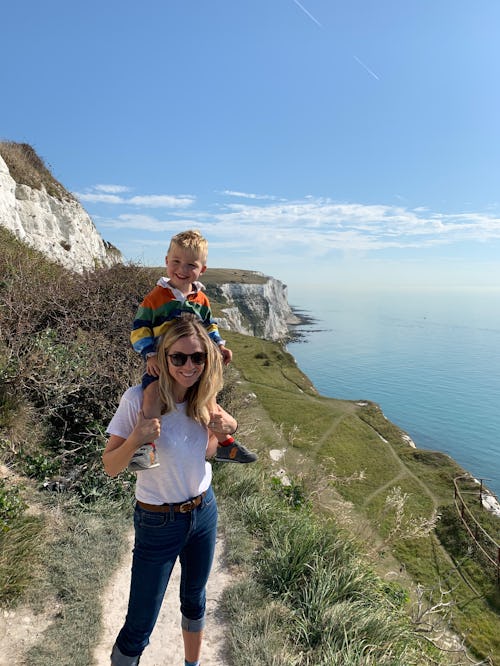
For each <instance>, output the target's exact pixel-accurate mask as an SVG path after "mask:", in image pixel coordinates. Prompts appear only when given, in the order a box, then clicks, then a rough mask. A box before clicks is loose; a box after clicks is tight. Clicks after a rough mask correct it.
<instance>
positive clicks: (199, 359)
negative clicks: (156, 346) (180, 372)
mask: <svg viewBox="0 0 500 666" xmlns="http://www.w3.org/2000/svg"><path fill="white" fill-rule="evenodd" d="M167 356H168V358H169V359H170V361H171V362H172V365H175V366H177V367H178V368H180V367H181V366H182V365H186V363H187V360H188V358H190V359H191V361H192V362H193V363H194V365H203V364H204V363H205V362H206V360H207V353H206V352H194V354H184V353H183V352H176V353H175V354H167Z"/></svg>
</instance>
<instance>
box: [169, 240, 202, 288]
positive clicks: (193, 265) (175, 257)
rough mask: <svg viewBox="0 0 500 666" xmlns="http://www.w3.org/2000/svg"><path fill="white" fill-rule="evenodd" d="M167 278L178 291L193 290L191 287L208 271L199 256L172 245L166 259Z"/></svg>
mask: <svg viewBox="0 0 500 666" xmlns="http://www.w3.org/2000/svg"><path fill="white" fill-rule="evenodd" d="M165 264H166V266H167V276H168V277H169V278H170V283H171V284H172V286H173V287H175V288H176V289H181V290H189V291H190V290H191V285H192V284H193V282H196V280H198V278H199V277H200V275H201V274H202V273H204V272H205V271H206V270H207V267H206V265H205V264H204V262H203V261H202V260H201V258H200V257H199V255H197V254H196V253H193V251H192V250H186V249H184V248H182V247H179V246H177V245H175V244H172V247H171V248H170V250H169V252H168V254H167V256H166V259H165Z"/></svg>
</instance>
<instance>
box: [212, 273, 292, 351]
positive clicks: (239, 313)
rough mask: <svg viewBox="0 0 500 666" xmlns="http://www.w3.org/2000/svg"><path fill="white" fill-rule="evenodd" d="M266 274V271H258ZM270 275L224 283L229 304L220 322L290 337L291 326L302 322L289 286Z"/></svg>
mask: <svg viewBox="0 0 500 666" xmlns="http://www.w3.org/2000/svg"><path fill="white" fill-rule="evenodd" d="M256 274H257V275H260V276H261V277H262V273H257V272H256ZM265 277H266V282H264V283H262V284H240V283H236V282H234V283H233V282H231V283H226V284H221V285H220V290H221V292H222V295H223V296H224V298H225V299H226V301H227V302H228V304H229V307H227V308H224V309H223V312H224V316H225V317H224V319H222V318H219V326H221V328H228V329H229V330H233V331H236V332H238V333H244V334H246V335H254V336H257V337H260V338H265V339H266V340H286V339H287V338H288V337H289V328H288V327H289V326H290V325H293V324H298V323H300V320H299V318H298V317H297V316H296V315H295V314H294V313H293V311H292V309H291V308H290V305H289V304H288V300H287V288H286V285H284V284H283V283H282V282H280V281H279V280H276V279H275V278H272V277H267V276H265Z"/></svg>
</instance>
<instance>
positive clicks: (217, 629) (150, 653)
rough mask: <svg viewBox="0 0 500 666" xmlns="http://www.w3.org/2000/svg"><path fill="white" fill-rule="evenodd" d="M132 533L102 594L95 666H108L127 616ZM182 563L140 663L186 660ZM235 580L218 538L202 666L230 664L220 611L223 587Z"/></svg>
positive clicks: (153, 665)
mask: <svg viewBox="0 0 500 666" xmlns="http://www.w3.org/2000/svg"><path fill="white" fill-rule="evenodd" d="M132 543H133V533H131V534H130V535H129V546H130V547H129V548H128V551H127V555H126V557H125V559H124V560H123V562H122V563H121V565H120V567H119V568H118V569H117V571H116V573H115V575H114V577H113V578H112V579H111V580H110V582H109V584H108V587H107V589H106V590H105V591H104V594H103V597H102V617H103V618H104V619H103V625H104V630H103V635H102V636H101V639H100V641H99V644H98V645H97V646H96V649H95V650H94V661H93V666H109V663H110V660H109V655H110V653H111V648H112V646H113V643H114V641H115V638H116V635H117V633H118V631H119V630H120V628H121V626H122V624H123V620H124V618H125V614H126V610H127V602H128V592H129V585H130V566H131V561H132ZM179 574H180V569H179V565H178V564H176V566H175V568H174V571H173V573H172V578H171V579H170V583H169V586H168V589H167V593H166V595H165V599H164V601H163V606H162V609H161V611H160V616H159V618H158V622H157V623H156V626H155V628H154V631H153V633H152V635H151V642H150V644H149V645H148V647H147V648H146V650H145V651H144V654H143V656H142V657H141V666H176V665H177V664H183V663H184V651H183V648H182V635H181V628H180V611H179V593H178V590H179ZM231 580H232V576H231V574H230V573H229V572H228V570H227V568H226V567H225V566H224V562H223V542H222V540H221V539H220V538H218V539H217V544H216V548H215V560H214V565H213V568H212V572H211V574H210V578H209V581H208V585H207V624H206V628H205V637H204V642H203V649H202V663H203V666H227V664H228V662H227V661H226V660H225V658H224V637H225V633H224V626H223V624H221V622H220V617H219V613H218V610H217V606H218V601H219V599H220V596H221V594H222V592H223V590H224V589H225V588H226V587H227V586H228V585H229V583H230V582H231Z"/></svg>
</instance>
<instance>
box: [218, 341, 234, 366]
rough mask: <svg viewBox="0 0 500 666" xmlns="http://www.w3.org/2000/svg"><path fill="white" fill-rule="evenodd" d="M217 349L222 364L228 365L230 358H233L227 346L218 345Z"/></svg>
mask: <svg viewBox="0 0 500 666" xmlns="http://www.w3.org/2000/svg"><path fill="white" fill-rule="evenodd" d="M219 349H220V353H221V354H222V361H223V363H224V365H229V364H230V363H231V359H232V358H233V352H232V351H231V350H230V349H228V348H227V347H224V345H219Z"/></svg>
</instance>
